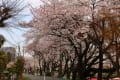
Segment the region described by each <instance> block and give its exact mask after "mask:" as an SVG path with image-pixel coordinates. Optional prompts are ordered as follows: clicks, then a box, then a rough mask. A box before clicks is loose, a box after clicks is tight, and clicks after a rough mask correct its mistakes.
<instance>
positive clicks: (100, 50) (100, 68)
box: [98, 46, 103, 80]
mask: <svg viewBox="0 0 120 80" xmlns="http://www.w3.org/2000/svg"><path fill="white" fill-rule="evenodd" d="M102 73H103V51H102V46H100V48H99V70H98V80H102Z"/></svg>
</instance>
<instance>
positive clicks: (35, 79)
mask: <svg viewBox="0 0 120 80" xmlns="http://www.w3.org/2000/svg"><path fill="white" fill-rule="evenodd" d="M25 76H26V77H29V78H30V79H31V80H44V77H43V76H35V75H28V74H25ZM45 80H59V79H58V78H52V77H45Z"/></svg>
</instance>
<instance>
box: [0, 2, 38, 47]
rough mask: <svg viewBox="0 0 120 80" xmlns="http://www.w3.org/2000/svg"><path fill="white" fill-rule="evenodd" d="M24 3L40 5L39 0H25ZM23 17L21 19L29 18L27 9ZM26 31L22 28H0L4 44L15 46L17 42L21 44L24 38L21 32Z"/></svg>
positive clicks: (27, 19)
mask: <svg viewBox="0 0 120 80" xmlns="http://www.w3.org/2000/svg"><path fill="white" fill-rule="evenodd" d="M25 3H26V4H31V5H32V6H34V7H37V6H39V5H40V0H25ZM24 14H25V15H26V16H24V18H22V20H26V21H29V20H31V14H30V11H29V10H26V11H24ZM26 31H27V29H23V28H4V29H3V28H0V34H2V35H4V37H5V38H6V42H5V44H4V46H14V47H15V46H17V45H18V44H21V45H23V42H24V41H25V38H24V37H23V34H24V33H25V32H26Z"/></svg>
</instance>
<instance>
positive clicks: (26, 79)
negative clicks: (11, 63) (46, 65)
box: [22, 76, 31, 80]
mask: <svg viewBox="0 0 120 80" xmlns="http://www.w3.org/2000/svg"><path fill="white" fill-rule="evenodd" d="M22 80H31V79H30V78H29V77H26V76H24V77H23V79H22Z"/></svg>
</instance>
